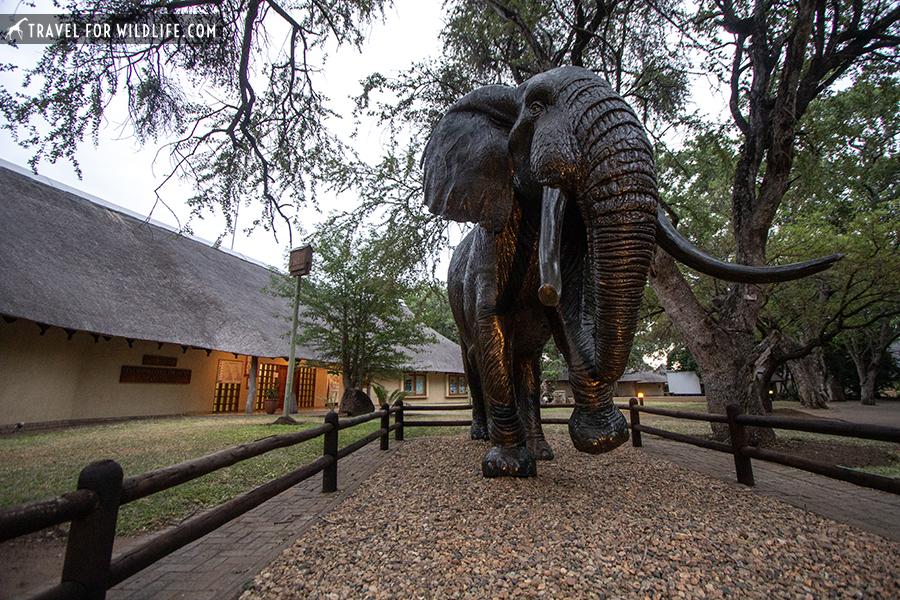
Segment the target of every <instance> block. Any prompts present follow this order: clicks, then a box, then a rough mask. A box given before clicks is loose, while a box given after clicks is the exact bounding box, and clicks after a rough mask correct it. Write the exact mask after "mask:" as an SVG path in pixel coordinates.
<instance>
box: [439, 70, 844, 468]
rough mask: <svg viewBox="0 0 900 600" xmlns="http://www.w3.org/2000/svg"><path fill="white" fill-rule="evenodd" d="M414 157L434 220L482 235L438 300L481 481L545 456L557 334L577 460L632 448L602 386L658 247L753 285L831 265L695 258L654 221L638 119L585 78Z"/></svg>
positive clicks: (446, 129)
mask: <svg viewBox="0 0 900 600" xmlns="http://www.w3.org/2000/svg"><path fill="white" fill-rule="evenodd" d="M422 160H423V165H424V178H425V180H424V184H425V202H426V204H427V206H428V208H429V210H431V212H433V213H435V214H439V215H444V216H446V217H448V218H450V219H453V220H456V221H468V222H473V223H477V224H478V226H476V227H475V228H474V229H473V230H472V231H471V232H470V233H469V235H468V236H467V237H465V238H464V239H463V241H462V242H461V243H460V245H459V246H458V247H457V249H456V251H455V253H454V255H453V258H452V261H451V263H450V269H449V277H448V291H449V295H450V303H451V307H452V309H453V314H454V318H455V320H456V324H457V326H458V327H459V331H460V338H461V340H462V344H461V346H462V351H463V362H464V366H465V371H466V375H467V376H468V379H469V387H470V390H471V394H472V401H473V406H474V411H473V413H474V414H473V422H472V437H473V438H478V439H490V441H491V445H492V446H491V448H490V450H489V451H488V452H487V454H486V455H485V457H484V459H483V461H482V472H483V474H484V476H486V477H496V476H502V475H511V476H520V477H521V476H534V475H535V474H536V463H535V459H538V460H541V459H551V458H552V457H553V453H552V451H551V449H550V447H549V445H548V444H547V442H546V440H545V439H544V435H543V432H542V430H541V425H540V414H539V411H540V408H539V386H540V357H541V351H542V349H543V347H544V345H545V344H546V343H547V341H548V340H549V339H550V336H551V335H552V336H553V338H554V340H555V341H556V345H557V347H558V348H559V349H560V351H561V352H562V354H563V357H564V358H565V360H566V362H567V363H568V367H569V376H570V383H571V385H572V391H573V394H574V397H575V408H574V411H573V413H572V416H571V417H570V419H569V434H570V436H571V438H572V442H573V443H574V445H575V447H576V448H577V449H578V450H580V451H582V452H588V453H592V454H596V453H601V452H607V451H609V450H612V449H614V448H616V447H617V446H619V445H620V444H622V443H623V442H625V441H626V440H627V439H628V425H627V422H626V421H625V418H624V417H623V416H622V414H621V412H620V411H619V410H618V409H617V408H616V406H615V405H614V403H613V397H612V386H613V384H614V383H615V382H616V381H617V380H618V379H619V377H621V375H622V373H623V371H624V369H625V365H626V362H627V360H628V356H629V353H630V351H631V345H632V341H633V338H634V334H635V329H636V327H637V321H638V311H639V309H640V306H641V300H642V297H643V293H644V286H645V285H646V282H647V275H648V271H649V268H650V261H651V257H652V256H653V253H654V251H655V249H656V246H657V244H659V245H660V246H661V247H662V248H663V249H665V250H666V251H668V252H669V253H671V254H672V255H673V256H674V257H675V258H677V259H679V260H681V261H682V262H683V263H685V264H687V265H688V266H690V267H692V268H694V269H697V270H699V271H701V272H705V273H708V274H711V275H713V276H716V277H719V278H724V279H728V280H732V281H742V282H749V283H765V282H771V281H782V280H786V279H793V278H797V277H800V276H803V275H807V274H810V273H813V272H816V271H819V270H822V269H825V268H827V267H828V266H829V265H831V264H832V263H833V262H834V261H835V260H836V259H837V258H838V257H834V256H832V257H828V258H825V259H820V260H816V261H809V262H807V263H798V264H796V265H790V266H787V267H764V268H753V267H746V266H739V265H731V264H728V263H724V262H722V261H718V260H715V259H713V258H711V257H709V256H707V255H705V254H703V253H701V252H700V251H699V250H697V249H696V248H694V247H693V246H691V245H690V244H689V243H688V242H687V241H686V240H684V238H682V237H681V236H680V235H678V233H677V232H676V231H675V229H674V227H673V226H672V225H671V223H670V222H669V221H668V219H667V217H666V215H665V212H664V211H663V210H662V209H661V208H660V204H659V201H658V196H657V179H656V166H655V162H654V158H653V148H652V146H651V144H650V142H649V141H648V139H647V137H646V135H645V133H644V130H643V128H642V126H641V123H640V120H639V119H638V117H637V116H636V114H635V113H634V111H633V110H632V109H631V107H629V106H628V104H627V103H626V102H625V101H624V100H623V99H622V98H621V97H619V96H618V95H617V94H616V93H615V92H614V91H613V90H612V88H611V87H610V86H609V84H608V83H606V81H604V80H603V79H602V78H600V77H598V76H597V75H595V74H594V73H592V72H591V71H589V70H586V69H583V68H579V67H560V68H557V69H554V70H552V71H548V72H545V73H542V74H540V75H536V76H534V77H532V78H531V79H529V80H528V81H526V82H525V83H523V84H522V85H520V86H518V87H508V86H501V85H493V86H486V87H482V88H480V89H477V90H475V91H474V92H472V93H470V94H468V95H466V96H465V97H463V98H462V99H460V100H459V101H458V102H456V103H455V104H454V105H453V106H452V107H451V108H450V109H449V110H448V112H447V114H446V115H445V116H444V117H443V118H442V119H441V121H440V122H439V124H438V125H437V126H436V128H435V130H434V131H433V132H432V134H431V136H430V138H429V140H428V144H427V146H426V149H425V152H424V156H423V159H422Z"/></svg>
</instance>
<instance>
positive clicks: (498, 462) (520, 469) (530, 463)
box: [481, 446, 537, 477]
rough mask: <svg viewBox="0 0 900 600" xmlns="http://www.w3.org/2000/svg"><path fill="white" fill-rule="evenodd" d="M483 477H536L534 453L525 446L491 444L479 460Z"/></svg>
mask: <svg viewBox="0 0 900 600" xmlns="http://www.w3.org/2000/svg"><path fill="white" fill-rule="evenodd" d="M481 473H482V474H483V475H484V476H485V477H536V476H537V465H536V464H535V462H534V455H533V454H532V453H531V451H530V450H529V449H528V448H526V447H525V446H493V447H491V449H490V450H488V452H487V454H485V455H484V458H483V459H482V461H481Z"/></svg>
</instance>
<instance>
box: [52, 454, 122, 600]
mask: <svg viewBox="0 0 900 600" xmlns="http://www.w3.org/2000/svg"><path fill="white" fill-rule="evenodd" d="M122 478H123V473H122V467H120V466H119V463H117V462H116V461H114V460H101V461H97V462H93V463H91V464H89V465H88V466H86V467H85V468H84V469H82V471H81V473H80V474H79V475H78V489H79V490H84V489H87V490H92V491H94V492H97V494H98V495H99V496H100V503H99V505H98V506H97V508H96V509H95V510H94V511H93V512H91V513H90V514H89V515H87V516H86V517H83V518H81V519H74V520H73V521H72V525H71V527H70V529H69V539H68V541H67V543H66V558H65V562H64V563H63V570H62V583H74V584H77V585H78V586H79V587H82V588H83V589H84V596H82V598H85V599H86V600H103V599H104V598H106V585H107V582H108V580H109V563H110V560H111V559H112V550H113V542H114V541H115V539H116V520H117V519H118V516H119V498H120V497H121V496H122Z"/></svg>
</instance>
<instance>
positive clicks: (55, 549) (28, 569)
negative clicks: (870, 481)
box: [0, 409, 900, 598]
mask: <svg viewBox="0 0 900 600" xmlns="http://www.w3.org/2000/svg"><path fill="white" fill-rule="evenodd" d="M789 413H790V414H789ZM776 416H785V417H787V416H793V417H800V418H810V415H808V414H805V413H800V412H799V411H793V410H790V409H788V410H781V411H776ZM823 418H824V417H823ZM772 449H773V450H779V451H783V452H788V453H792V454H798V455H801V456H805V457H808V458H814V459H816V460H820V461H824V462H829V463H832V464H836V465H841V466H845V467H863V466H887V465H891V464H894V463H896V462H897V461H898V460H900V456H898V454H897V452H889V451H886V450H884V449H882V448H879V447H875V446H864V445H857V444H850V443H847V442H832V441H799V440H792V439H788V438H786V437H784V436H782V438H781V439H779V440H778V441H777V442H776V444H775V446H774V447H772ZM65 533H66V531H65V529H64V528H61V527H58V528H54V529H51V530H47V531H43V532H39V533H36V534H32V535H28V536H23V537H21V538H18V539H15V540H11V541H8V542H4V543H2V544H0V565H3V567H2V568H0V598H16V597H18V596H22V595H25V594H28V595H32V594H33V593H35V592H37V591H40V590H41V589H44V588H46V587H50V586H52V585H55V584H56V583H58V582H59V576H60V573H61V571H62V563H63V558H64V556H65ZM144 539H146V536H144V537H129V538H121V539H117V540H116V547H115V550H114V554H118V553H120V552H122V551H124V550H126V549H127V548H129V547H133V546H135V545H137V544H139V543H140V542H141V541H142V540H144Z"/></svg>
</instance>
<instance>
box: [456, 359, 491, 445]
mask: <svg viewBox="0 0 900 600" xmlns="http://www.w3.org/2000/svg"><path fill="white" fill-rule="evenodd" d="M462 351H463V369H464V370H465V372H466V379H467V380H468V384H469V394H471V396H472V427H471V428H470V434H471V436H472V439H473V440H488V439H490V436H489V435H488V424H487V412H486V411H485V405H484V387H483V386H482V384H481V373H480V372H479V370H478V367H477V362H476V361H475V356H474V353H472V352H470V351H469V348H468V346H467V345H466V344H465V342H463V344H462Z"/></svg>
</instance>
